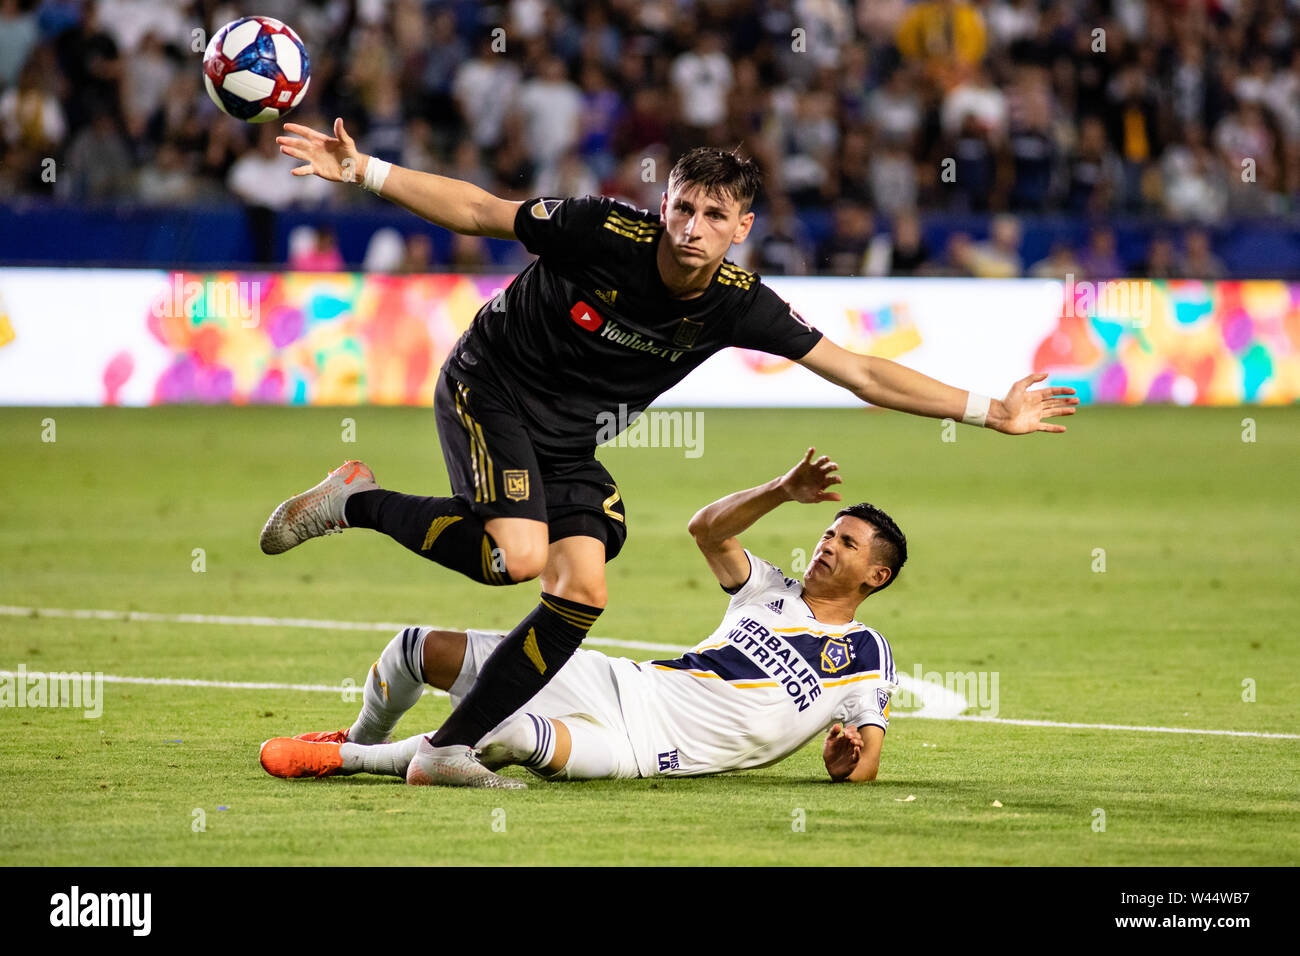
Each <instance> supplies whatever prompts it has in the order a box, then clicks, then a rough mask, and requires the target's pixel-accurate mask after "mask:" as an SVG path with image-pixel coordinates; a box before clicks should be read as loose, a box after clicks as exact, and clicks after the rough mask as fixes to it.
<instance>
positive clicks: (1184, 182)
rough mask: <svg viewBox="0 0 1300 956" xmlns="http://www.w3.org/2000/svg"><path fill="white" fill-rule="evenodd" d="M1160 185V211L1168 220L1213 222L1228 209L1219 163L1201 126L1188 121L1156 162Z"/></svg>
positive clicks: (1224, 178)
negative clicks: (1162, 209)
mask: <svg viewBox="0 0 1300 956" xmlns="http://www.w3.org/2000/svg"><path fill="white" fill-rule="evenodd" d="M1160 167H1161V174H1162V176H1163V181H1164V182H1163V186H1164V212H1165V214H1166V215H1167V216H1169V217H1170V218H1172V219H1199V220H1200V221H1202V222H1217V221H1218V220H1219V219H1221V218H1222V217H1223V215H1224V213H1225V212H1226V211H1227V208H1228V188H1227V182H1226V176H1225V174H1224V169H1223V165H1222V164H1221V163H1220V161H1219V159H1218V157H1217V156H1216V155H1215V154H1214V152H1213V151H1212V150H1211V149H1210V147H1209V145H1208V144H1207V143H1206V141H1205V129H1204V127H1202V126H1201V125H1200V124H1198V123H1192V124H1190V125H1188V126H1186V127H1185V128H1184V129H1183V136H1182V140H1181V141H1180V142H1177V143H1175V144H1173V145H1172V146H1170V147H1169V148H1168V149H1167V150H1165V154H1164V157H1163V159H1162V160H1161V162H1160Z"/></svg>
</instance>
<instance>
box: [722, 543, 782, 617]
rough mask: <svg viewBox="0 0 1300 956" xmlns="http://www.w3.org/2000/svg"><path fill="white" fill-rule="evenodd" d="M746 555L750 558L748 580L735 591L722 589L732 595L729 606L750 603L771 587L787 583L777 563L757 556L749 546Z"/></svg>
mask: <svg viewBox="0 0 1300 956" xmlns="http://www.w3.org/2000/svg"><path fill="white" fill-rule="evenodd" d="M745 557H746V558H748V559H749V578H748V580H746V581H745V583H744V584H742V585H741V586H740V587H739V588H737V589H736V590H735V591H731V590H728V589H727V588H723V589H722V590H724V591H727V593H728V594H730V595H731V604H730V605H729V607H739V606H740V605H742V604H748V603H749V602H750V601H752V600H753V599H754V598H755V597H757V596H758V595H760V594H762V593H763V592H764V591H766V590H768V589H769V588H774V587H781V586H782V585H784V584H785V574H784V572H782V570H781V569H780V568H778V567H777V566H776V565H774V564H772V563H770V562H768V561H764V560H763V559H762V558H757V557H755V556H754V555H753V554H751V553H750V550H749V549H748V548H746V549H745Z"/></svg>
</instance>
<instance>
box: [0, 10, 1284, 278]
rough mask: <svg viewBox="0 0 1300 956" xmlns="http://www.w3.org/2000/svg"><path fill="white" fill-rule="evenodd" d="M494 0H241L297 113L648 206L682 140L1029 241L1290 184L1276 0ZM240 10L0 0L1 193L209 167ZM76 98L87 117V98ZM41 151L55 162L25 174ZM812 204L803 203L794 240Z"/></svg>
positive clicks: (223, 177)
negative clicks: (124, 160) (1008, 223)
mask: <svg viewBox="0 0 1300 956" xmlns="http://www.w3.org/2000/svg"><path fill="white" fill-rule="evenodd" d="M497 6H499V7H500V10H501V13H500V14H499V16H498V17H497V19H499V20H500V22H501V23H502V24H505V25H506V26H507V27H508V30H507V36H506V37H504V38H501V39H504V41H505V42H504V44H503V43H501V42H497V43H496V46H495V47H494V40H497V39H498V38H496V37H494V36H493V35H492V33H491V31H490V29H489V20H490V18H489V20H485V19H483V17H484V15H485V14H484V13H483V11H484V10H487V9H489V8H488V7H483V8H482V9H480V5H478V4H473V3H468V2H453V3H447V2H434V0H392V2H384V0H328V2H324V0H267V4H266V6H265V7H264V8H262V9H261V10H260V12H262V13H266V14H269V15H273V16H277V17H280V18H281V19H283V20H285V21H286V22H288V23H290V24H291V25H292V26H294V28H295V29H297V30H298V32H299V33H300V34H301V35H302V37H303V40H304V42H305V43H306V44H307V46H308V49H309V50H310V52H311V62H312V86H311V90H310V92H309V94H308V98H307V100H306V101H305V103H304V104H303V106H301V107H299V112H298V114H296V115H295V117H294V119H295V120H296V121H298V122H302V123H305V124H310V123H311V121H312V120H313V119H314V118H315V117H317V116H324V117H326V119H325V121H324V122H323V123H318V124H315V125H318V126H324V127H328V125H329V119H332V117H334V116H336V115H343V116H345V117H348V118H349V122H350V123H352V122H355V127H356V129H357V130H358V131H360V133H361V134H362V136H361V139H362V142H363V143H364V144H365V146H366V148H367V149H368V150H369V151H370V152H372V153H374V154H376V155H379V156H381V157H382V158H386V159H390V160H394V161H397V162H400V163H401V164H402V165H408V166H412V167H414V168H421V169H431V170H447V171H448V173H449V174H450V175H453V176H455V177H456V178H460V179H465V180H467V181H473V182H476V183H479V184H480V185H483V186H485V187H487V188H496V187H497V184H498V183H500V184H501V188H502V191H508V192H509V193H510V194H512V195H514V196H515V197H516V198H526V197H527V196H531V195H536V194H537V191H538V190H539V189H541V188H542V187H546V188H547V189H548V190H551V189H554V190H557V191H567V190H568V189H585V188H587V187H588V186H589V184H590V182H591V181H592V180H593V179H594V180H595V182H596V183H597V184H598V186H597V188H598V189H600V190H606V189H613V190H615V191H617V192H618V193H619V195H621V196H623V197H625V198H627V199H628V201H634V202H636V203H637V204H638V205H643V206H651V207H653V206H655V205H657V201H658V194H659V193H660V192H662V188H663V183H662V182H657V181H655V180H656V178H657V176H658V169H659V168H667V167H666V165H665V164H670V163H671V161H672V159H674V158H675V157H676V156H678V155H680V154H681V152H682V151H683V150H684V149H685V148H687V147H689V146H694V145H699V144H702V143H703V144H715V145H719V146H722V147H725V148H728V149H730V148H733V147H735V146H737V145H740V146H741V148H742V149H743V150H744V151H745V152H747V153H749V154H750V155H753V156H754V157H755V158H757V159H758V161H759V163H760V165H761V166H762V168H763V169H764V171H765V173H766V176H767V182H768V186H769V188H770V189H772V190H773V192H783V193H786V194H788V195H789V196H790V197H791V198H792V200H793V201H794V203H795V208H794V211H793V212H792V213H791V215H792V216H793V217H795V219H796V220H797V219H798V218H799V217H800V216H804V215H805V214H806V213H808V212H811V211H812V210H813V209H815V208H826V207H827V206H828V205H830V204H833V203H836V202H839V201H849V202H853V203H858V204H863V205H865V206H868V207H870V208H871V209H873V210H874V211H876V212H877V213H879V214H881V215H883V216H889V217H891V218H892V217H894V216H896V215H898V214H899V213H900V212H902V211H904V210H907V209H909V208H911V207H913V206H915V208H916V210H917V214H918V215H919V216H921V217H923V218H924V219H925V220H926V221H927V222H931V223H933V222H934V221H935V220H941V219H942V218H943V217H945V216H948V215H950V214H953V213H963V212H973V213H979V214H989V215H992V214H995V213H997V212H999V211H1003V210H1010V211H1012V212H1014V213H1016V214H1017V215H1019V216H1020V217H1021V218H1022V220H1023V221H1024V224H1025V228H1026V230H1027V235H1032V245H1033V247H1034V248H1043V247H1045V246H1048V245H1050V244H1051V243H1052V242H1053V241H1056V240H1063V239H1066V238H1067V237H1068V236H1069V235H1071V234H1072V233H1073V227H1072V225H1071V223H1070V222H1069V220H1068V219H1067V218H1063V217H1059V216H1056V217H1053V214H1055V213H1060V212H1064V213H1067V214H1068V215H1069V216H1073V217H1079V216H1085V217H1101V216H1108V215H1112V214H1116V213H1128V214H1135V215H1138V216H1141V217H1142V218H1143V220H1144V221H1143V223H1142V226H1143V228H1144V229H1145V230H1147V231H1150V230H1152V229H1154V230H1162V229H1165V228H1168V227H1170V226H1172V225H1174V224H1176V223H1180V222H1188V221H1195V222H1204V223H1220V222H1223V221H1224V219H1225V217H1228V216H1236V217H1251V218H1252V219H1254V218H1256V217H1279V218H1278V220H1277V223H1276V224H1275V225H1271V226H1268V227H1266V228H1268V229H1270V230H1271V231H1272V232H1273V234H1274V235H1280V234H1281V232H1282V231H1283V230H1284V228H1285V227H1284V223H1283V222H1282V221H1281V219H1280V217H1281V216H1282V215H1286V214H1288V213H1289V212H1291V211H1292V210H1294V209H1295V208H1298V207H1300V48H1298V47H1297V40H1298V39H1300V30H1298V29H1297V28H1296V26H1295V24H1294V23H1293V18H1292V17H1291V16H1289V12H1288V11H1289V10H1290V8H1289V7H1288V6H1287V5H1286V4H1285V3H1282V2H1278V0H1269V2H1262V3H1231V4H1226V3H1219V4H1215V5H1213V6H1210V7H1207V6H1206V5H1205V4H1201V3H1187V4H1184V3H1179V4H1171V3H1152V2H1150V0H1124V2H1117V3H1111V2H1106V0H1088V2H1086V3H1084V4H1083V5H1082V6H1080V5H1077V4H1070V3H1066V2H1064V0H979V2H973V0H924V2H914V3H907V2H904V0H856V2H850V0H782V2H772V3H763V4H757V3H754V4H751V3H748V2H739V3H737V2H730V3H722V4H703V3H697V2H684V0H683V2H677V0H653V2H644V3H643V2H636V0H592V2H591V3H584V4H559V3H550V2H540V0H518V2H515V3H510V4H498V5H497ZM246 12H247V11H246V10H245V9H243V8H241V7H239V6H238V5H237V4H234V3H231V2H219V0H166V2H157V0H98V2H96V0H86V2H85V3H79V2H75V3H74V2H70V0H68V2H62V3H56V2H51V0H45V2H37V0H0V177H2V178H3V181H4V188H5V189H6V190H7V191H8V194H10V195H38V196H44V197H48V196H50V195H51V192H53V193H54V195H55V196H56V198H58V197H61V201H62V200H70V199H71V198H72V197H73V196H74V195H75V196H81V197H84V198H89V196H90V193H91V192H92V191H93V192H94V194H95V195H96V196H97V197H99V198H100V199H104V200H111V201H113V202H125V203H132V202H134V203H146V204H148V203H161V204H175V203H188V202H208V201H217V202H219V201H220V200H221V199H223V198H226V197H228V196H229V195H230V192H229V187H228V185H227V183H228V182H229V175H230V171H231V169H232V167H234V165H235V164H236V162H237V161H238V160H239V159H240V158H241V157H243V156H245V155H246V154H256V151H257V146H256V142H257V138H258V135H259V131H258V129H257V128H256V127H248V126H245V125H243V124H239V123H237V122H235V121H233V120H229V119H227V118H226V117H224V116H222V115H221V114H219V113H218V112H217V110H216V109H215V107H214V106H213V105H212V104H211V103H210V102H209V101H208V99H207V96H206V94H205V92H204V89H203V85H202V82H201V75H200V73H199V71H198V70H197V69H196V62H197V55H196V54H197V53H198V51H195V50H194V49H193V48H192V45H191V43H192V37H191V33H190V31H191V29H192V28H193V26H194V25H195V24H196V23H197V24H198V25H200V26H202V27H203V29H204V31H205V35H207V36H211V35H212V31H213V30H214V29H216V28H218V27H219V26H220V25H221V24H222V23H225V22H227V21H228V20H230V19H234V18H236V17H238V16H241V15H243V14H245V13H246ZM493 22H495V21H493ZM1097 26H1101V27H1104V29H1105V34H1104V42H1105V49H1104V51H1102V50H1100V49H1097V48H1095V47H1096V46H1097V43H1098V38H1097V37H1096V36H1094V33H1093V31H1094V30H1095V28H1096V27H1097ZM796 28H802V30H803V33H802V34H801V35H792V31H794V30H795V29H796ZM557 63H558V64H559V65H558V67H557V65H556V64H557ZM557 69H558V71H559V72H560V73H563V74H564V76H563V79H560V80H559V81H558V82H557V81H555V80H554V79H553V78H554V77H555V76H556V75H557ZM29 70H31V71H33V72H32V76H31V77H30V78H28V79H27V80H24V79H23V77H25V76H26V74H27V71H29ZM534 70H535V71H536V74H537V75H536V76H533V77H531V78H529V79H527V80H526V81H525V79H524V78H525V76H526V75H529V74H531V73H532V72H533V71H534ZM575 102H576V103H577V104H578V105H577V107H576V110H575V107H574V103H575ZM575 113H576V117H577V118H576V121H575V120H574V118H573V117H574V115H575ZM105 115H106V116H108V117H109V118H110V119H111V125H112V126H113V127H114V129H115V133H114V134H112V135H110V134H108V133H107V129H106V127H105V126H104V124H103V123H99V124H97V123H96V121H95V117H98V116H105ZM575 122H576V127H575ZM97 125H98V126H99V132H98V133H96V132H95V127H96V126H97ZM96 136H101V137H103V136H107V137H108V139H107V140H106V142H109V143H113V144H116V145H121V146H124V147H125V149H126V153H127V156H128V157H129V160H130V164H131V166H132V168H131V169H130V170H129V171H128V172H129V174H128V175H118V174H117V173H120V172H121V170H116V172H115V171H114V168H115V166H116V162H117V160H116V150H115V149H114V148H113V146H111V145H110V147H109V157H108V160H107V164H106V168H105V169H102V170H81V171H78V170H74V169H73V168H72V167H71V165H70V162H71V158H72V157H73V155H74V154H72V153H71V149H72V147H73V145H74V144H79V150H80V151H79V153H78V154H76V156H77V158H78V161H81V160H84V158H85V156H86V150H87V149H88V146H87V144H88V143H90V142H92V141H94V139H95V137H96ZM575 149H576V155H572V154H573V151H574V150H575ZM44 159H54V160H55V161H56V162H57V164H58V183H57V184H54V189H53V190H52V189H51V185H52V184H51V183H48V182H44V181H42V180H41V178H40V175H39V173H40V170H41V168H42V167H41V166H40V162H41V161H42V160H44ZM646 159H653V160H654V163H653V164H652V166H653V168H650V167H646V166H645V165H644V163H643V161H644V160H646ZM948 161H951V163H949V162H948ZM1243 164H1245V165H1244V166H1243ZM949 167H951V168H949ZM949 172H950V173H951V174H952V176H948V175H947V173H949ZM646 176H649V178H645V177H646ZM954 177H955V178H954ZM92 180H93V185H92V182H91V181H92ZM295 188H296V186H295V185H294V184H292V183H290V184H288V187H287V193H289V194H291V195H292V194H294V190H295ZM299 198H300V197H296V196H295V198H294V199H292V200H291V201H298V200H299ZM333 201H336V202H338V203H340V204H352V203H364V202H366V200H365V198H364V197H363V195H362V194H361V193H359V192H358V193H355V194H347V195H345V196H339V197H338V198H337V199H336V200H333ZM930 217H934V219H931V218H930ZM829 221H830V220H829V217H823V216H817V215H811V216H807V217H806V222H803V223H802V226H803V228H804V230H805V231H807V230H811V231H809V232H808V235H807V240H808V241H809V242H811V243H813V245H814V247H815V246H816V245H817V244H818V243H819V242H820V241H821V240H822V239H824V237H825V234H826V233H827V231H828V225H827V223H828V222H829ZM963 228H965V229H971V230H981V229H983V228H984V225H983V224H980V223H971V224H969V225H965V224H964V225H963ZM1248 228H1264V227H1259V226H1256V225H1251V226H1250V227H1248ZM780 231H781V232H789V231H790V229H789V223H787V225H786V226H783V227H782V229H781V230H780ZM880 241H881V242H882V243H886V244H888V243H889V242H890V241H891V240H888V239H887V238H885V237H883V236H882V237H881V240H880ZM755 248H756V247H755ZM738 255H741V253H738ZM778 258H780V256H778ZM933 267H934V268H945V269H952V268H964V267H961V266H957V265H954V264H952V263H951V262H946V263H940V264H939V265H937V266H933ZM873 268H876V267H873ZM883 268H886V269H888V268H889V267H883Z"/></svg>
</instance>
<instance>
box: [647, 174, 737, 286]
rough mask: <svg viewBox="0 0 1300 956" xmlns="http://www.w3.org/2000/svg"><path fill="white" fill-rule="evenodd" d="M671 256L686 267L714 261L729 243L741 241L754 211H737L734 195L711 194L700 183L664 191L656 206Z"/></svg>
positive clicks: (695, 267) (723, 252)
mask: <svg viewBox="0 0 1300 956" xmlns="http://www.w3.org/2000/svg"><path fill="white" fill-rule="evenodd" d="M659 218H661V219H662V220H663V221H664V232H665V234H666V235H667V237H668V247H669V249H671V250H672V254H673V258H674V259H676V260H677V262H678V264H680V265H681V266H682V267H683V268H685V269H699V268H702V267H704V266H708V265H716V264H717V263H719V262H721V261H722V259H723V257H724V256H726V254H727V250H728V249H730V248H731V245H732V243H735V242H743V241H744V240H745V237H746V236H747V235H749V227H750V226H751V225H753V222H754V214H753V213H752V212H747V213H745V214H744V215H743V216H742V215H741V214H740V203H739V202H737V201H736V200H734V199H721V198H718V197H715V196H710V195H709V194H708V193H707V192H706V191H705V189H704V187H703V186H692V185H686V186H683V187H681V188H679V189H677V190H675V191H674V192H671V193H664V198H663V201H662V203H661V204H660V207H659Z"/></svg>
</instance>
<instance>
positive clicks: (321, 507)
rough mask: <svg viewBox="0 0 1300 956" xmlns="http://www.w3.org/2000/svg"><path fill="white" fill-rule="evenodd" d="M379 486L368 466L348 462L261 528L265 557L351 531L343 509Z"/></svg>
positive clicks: (286, 504) (273, 514) (288, 503)
mask: <svg viewBox="0 0 1300 956" xmlns="http://www.w3.org/2000/svg"><path fill="white" fill-rule="evenodd" d="M378 487H379V485H378V484H377V483H376V482H375V473H374V472H372V471H371V470H370V468H369V467H367V465H366V464H365V462H361V461H345V462H344V463H343V464H341V465H339V467H337V468H335V469H334V470H333V471H331V472H330V473H329V474H328V475H326V476H325V480H324V481H322V482H321V483H320V484H319V485H317V486H316V487H314V488H309V489H307V490H306V491H304V492H303V493H302V494H300V495H294V496H293V497H292V498H290V499H289V500H288V501H284V502H281V503H280V507H278V508H276V509H275V511H273V512H271V517H269V518H267V519H266V526H265V527H264V528H262V537H261V539H260V540H259V543H260V544H261V545H262V551H263V552H265V553H266V554H283V553H284V552H285V551H288V550H289V549H290V548H296V547H297V546H298V545H300V544H302V543H303V542H304V541H306V540H308V539H309V538H319V537H320V536H321V535H323V534H338V533H339V532H340V531H342V530H343V529H344V528H346V527H348V523H347V520H346V519H345V518H344V517H343V506H344V505H345V504H346V503H347V500H348V497H349V496H351V495H352V494H354V493H356V492H358V491H374V490H375V489H377V488H378Z"/></svg>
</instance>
